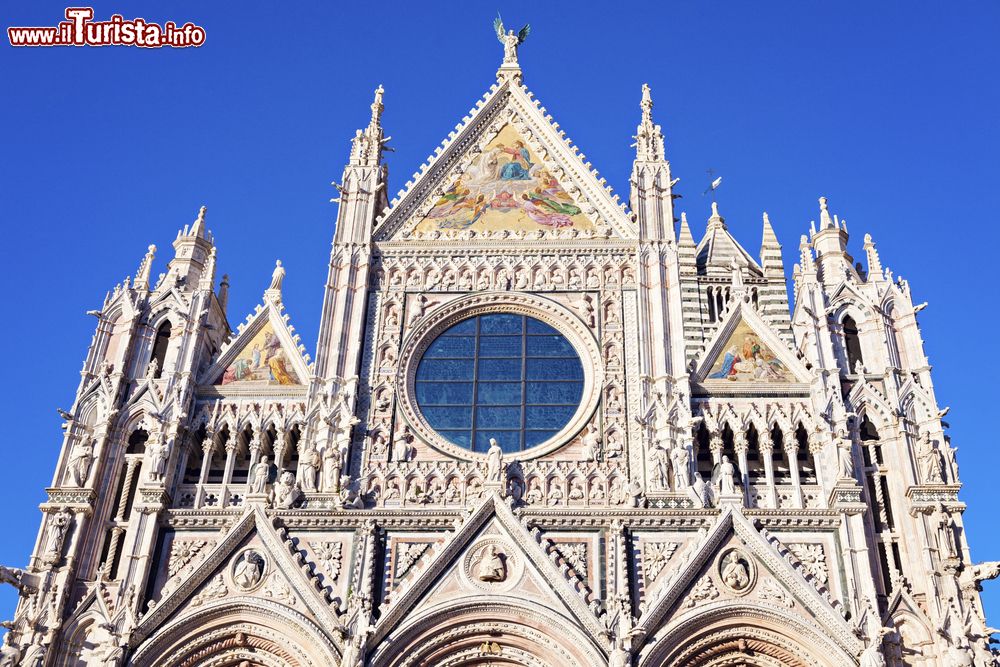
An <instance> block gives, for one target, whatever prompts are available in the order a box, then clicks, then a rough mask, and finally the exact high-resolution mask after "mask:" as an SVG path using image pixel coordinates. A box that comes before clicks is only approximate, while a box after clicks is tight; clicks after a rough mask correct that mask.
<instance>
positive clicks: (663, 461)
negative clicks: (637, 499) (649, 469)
mask: <svg viewBox="0 0 1000 667" xmlns="http://www.w3.org/2000/svg"><path fill="white" fill-rule="evenodd" d="M652 458H653V470H654V474H655V477H654V479H655V480H656V486H657V487H659V488H660V489H663V490H666V489H669V488H670V487H669V482H670V473H671V471H670V454H669V453H668V452H667V450H665V449H664V448H663V447H659V446H657V447H655V448H654V449H653V456H652Z"/></svg>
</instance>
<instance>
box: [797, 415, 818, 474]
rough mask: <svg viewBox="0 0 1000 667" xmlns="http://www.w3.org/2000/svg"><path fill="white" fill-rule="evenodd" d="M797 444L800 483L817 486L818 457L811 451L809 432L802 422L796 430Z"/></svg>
mask: <svg viewBox="0 0 1000 667" xmlns="http://www.w3.org/2000/svg"><path fill="white" fill-rule="evenodd" d="M795 443H796V445H797V446H798V453H797V455H796V457H797V460H798V464H799V481H800V482H801V483H802V484H815V483H816V482H817V481H819V480H818V478H817V477H816V457H815V456H814V455H813V453H812V452H811V451H809V432H808V431H806V427H805V426H803V425H802V423H801V422H799V425H798V426H797V427H796V428H795Z"/></svg>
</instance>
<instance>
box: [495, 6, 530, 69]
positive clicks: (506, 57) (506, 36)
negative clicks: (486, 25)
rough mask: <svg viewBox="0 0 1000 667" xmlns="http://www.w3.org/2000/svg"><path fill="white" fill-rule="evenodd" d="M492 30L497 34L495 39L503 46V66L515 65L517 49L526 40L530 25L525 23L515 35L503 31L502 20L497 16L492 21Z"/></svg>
mask: <svg viewBox="0 0 1000 667" xmlns="http://www.w3.org/2000/svg"><path fill="white" fill-rule="evenodd" d="M493 29H494V30H495V31H496V33H497V39H498V40H499V41H500V43H501V44H503V64H504V65H517V47H518V46H520V45H521V44H522V43H524V40H526V39H527V38H528V33H530V32H531V24H530V23H525V24H524V27H523V28H521V29H520V30H518V31H517V33H515V32H514V31H513V30H505V29H504V26H503V19H501V18H500V17H499V16H497V17H496V18H495V19H493Z"/></svg>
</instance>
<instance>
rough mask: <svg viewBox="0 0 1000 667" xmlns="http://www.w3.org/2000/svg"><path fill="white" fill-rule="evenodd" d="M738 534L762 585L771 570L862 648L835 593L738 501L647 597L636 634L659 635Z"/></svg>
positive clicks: (839, 638)
mask: <svg viewBox="0 0 1000 667" xmlns="http://www.w3.org/2000/svg"><path fill="white" fill-rule="evenodd" d="M733 536H735V537H736V538H737V541H738V542H741V543H742V545H743V546H744V547H745V548H746V551H747V552H749V555H750V557H751V558H753V559H754V561H755V564H756V566H757V568H758V569H759V573H758V577H757V580H758V582H757V583H756V585H757V586H763V585H765V584H764V581H763V577H762V576H760V575H763V574H765V571H766V575H767V579H768V584H767V585H771V584H770V581H771V580H773V581H774V584H775V585H777V586H779V587H780V590H781V591H783V592H784V594H785V595H788V596H791V597H790V598H789V599H792V598H794V601H797V602H798V603H799V604H800V605H801V606H802V608H803V609H804V610H805V611H806V612H807V613H808V614H809V615H810V616H811V617H812V618H813V619H814V620H815V621H816V622H817V623H819V624H820V626H822V628H823V629H824V634H825V635H826V636H828V637H830V638H831V639H832V640H833V641H834V642H836V643H837V644H838V645H839V646H840V647H841V648H843V649H844V650H845V651H847V652H848V653H849V654H851V655H854V654H857V652H858V651H860V649H861V645H860V642H859V641H858V640H857V638H856V637H855V636H854V634H853V632H852V630H851V627H850V626H849V625H848V623H847V621H846V620H844V617H843V616H842V615H841V614H840V613H839V612H838V611H837V610H836V609H835V608H834V607H833V604H832V603H831V600H830V599H829V597H828V596H824V595H822V594H820V592H819V591H818V590H817V589H816V587H815V586H814V585H813V584H811V583H810V582H809V581H808V580H806V578H805V577H804V576H803V575H802V573H801V572H800V571H799V570H797V569H796V568H795V567H794V566H793V565H792V564H791V563H790V562H789V561H788V560H787V559H786V558H785V557H783V556H782V554H781V553H780V552H779V551H778V549H777V548H776V547H775V545H774V544H772V543H771V541H769V539H767V538H765V536H764V535H762V534H761V532H760V531H758V530H757V529H756V528H755V527H754V526H753V524H752V523H751V522H750V520H749V519H747V517H746V516H744V515H743V513H742V512H741V511H740V510H739V508H736V507H727V508H726V509H725V510H723V512H722V514H721V515H720V516H719V518H718V520H717V521H716V523H715V525H714V526H712V528H711V529H710V530H709V531H708V533H707V534H706V535H705V536H704V537H703V538H702V540H701V542H700V543H698V544H692V545H689V546H688V547H687V549H686V550H685V553H684V554H683V555H682V556H681V557H680V558H681V559H682V560H683V563H682V564H681V565H680V566H679V567H677V568H676V569H675V570H674V571H673V572H671V573H670V574H669V576H668V579H667V580H666V581H665V582H664V583H663V584H662V586H661V587H660V588H659V589H658V591H657V594H656V596H655V597H654V598H653V599H651V600H649V601H648V602H647V611H646V612H645V613H644V614H643V615H642V617H641V618H640V619H639V623H638V625H637V626H636V634H637V635H639V636H641V637H642V638H643V639H642V641H645V639H646V638H649V637H651V636H653V635H654V634H655V633H656V632H657V631H658V630H659V629H660V628H661V627H662V626H663V625H664V623H665V622H666V621H667V619H668V618H669V616H670V614H671V612H672V611H674V610H675V609H677V608H678V606H679V605H680V603H681V602H682V600H683V599H684V598H685V596H686V595H688V594H689V593H692V591H693V589H696V588H697V586H696V583H703V582H704V581H705V579H704V577H703V574H704V570H705V569H706V567H707V566H706V564H707V563H712V562H713V561H714V556H715V555H716V553H717V552H719V551H720V550H722V549H723V547H724V546H725V544H726V542H727V539H729V538H731V537H733ZM771 540H773V538H771ZM774 541H776V540H774Z"/></svg>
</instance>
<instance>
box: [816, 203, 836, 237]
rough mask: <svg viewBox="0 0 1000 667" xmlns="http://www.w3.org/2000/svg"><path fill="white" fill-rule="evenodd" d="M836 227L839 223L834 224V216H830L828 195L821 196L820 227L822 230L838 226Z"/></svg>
mask: <svg viewBox="0 0 1000 667" xmlns="http://www.w3.org/2000/svg"><path fill="white" fill-rule="evenodd" d="M836 227H837V225H836V224H834V222H833V218H832V217H830V210H829V209H828V208H827V207H826V197H820V198H819V228H820V230H824V229H833V228H836Z"/></svg>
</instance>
